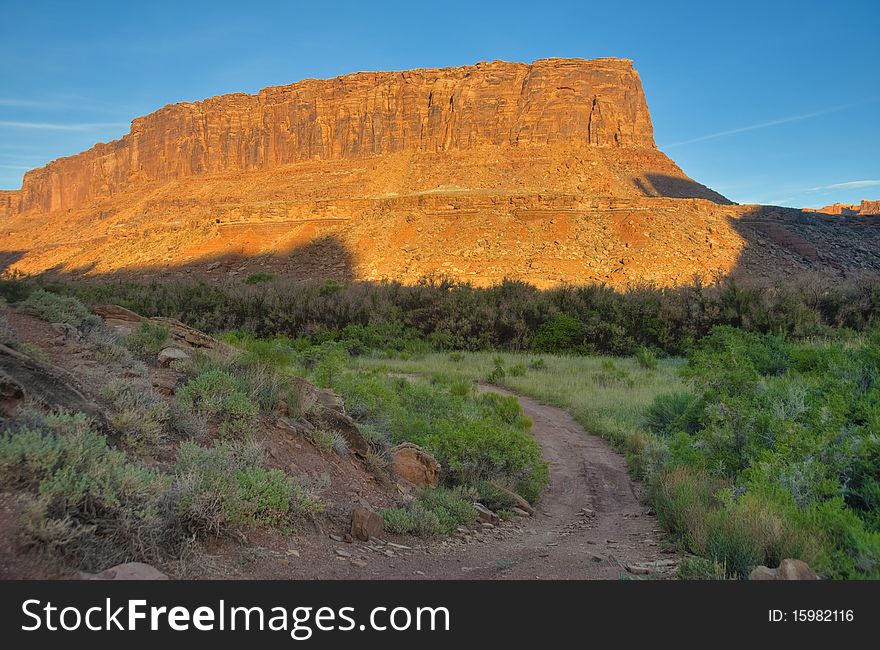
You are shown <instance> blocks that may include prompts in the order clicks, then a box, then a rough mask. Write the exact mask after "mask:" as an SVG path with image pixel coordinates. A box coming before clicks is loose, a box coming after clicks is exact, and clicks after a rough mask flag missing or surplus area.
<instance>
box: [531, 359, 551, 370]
mask: <svg viewBox="0 0 880 650" xmlns="http://www.w3.org/2000/svg"><path fill="white" fill-rule="evenodd" d="M529 368H530V369H531V370H546V369H547V362H546V361H544V358H543V357H537V358H535V359H532V360H531V362H530V363H529Z"/></svg>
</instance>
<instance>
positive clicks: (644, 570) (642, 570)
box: [626, 564, 651, 576]
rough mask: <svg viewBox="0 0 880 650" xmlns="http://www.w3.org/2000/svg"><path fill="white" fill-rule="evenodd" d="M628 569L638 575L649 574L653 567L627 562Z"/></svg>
mask: <svg viewBox="0 0 880 650" xmlns="http://www.w3.org/2000/svg"><path fill="white" fill-rule="evenodd" d="M626 570H627V571H629V572H630V573H632V574H633V575H637V576H639V575H641V576H643V575H648V574H649V573H651V569H649V568H648V567H646V566H641V565H638V564H627V565H626Z"/></svg>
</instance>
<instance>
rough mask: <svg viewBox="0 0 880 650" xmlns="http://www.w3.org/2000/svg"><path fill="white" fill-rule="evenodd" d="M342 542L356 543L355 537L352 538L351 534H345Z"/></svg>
mask: <svg viewBox="0 0 880 650" xmlns="http://www.w3.org/2000/svg"><path fill="white" fill-rule="evenodd" d="M342 541H343V542H345V543H346V544H351V543H352V542H354V537H352V536H351V534H350V533H345V535H343V536H342Z"/></svg>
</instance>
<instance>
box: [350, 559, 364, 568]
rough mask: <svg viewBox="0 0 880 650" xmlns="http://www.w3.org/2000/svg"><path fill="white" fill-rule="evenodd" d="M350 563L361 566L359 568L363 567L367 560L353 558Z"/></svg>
mask: <svg viewBox="0 0 880 650" xmlns="http://www.w3.org/2000/svg"><path fill="white" fill-rule="evenodd" d="M351 563H352V564H353V565H355V566H359V567H361V568H364V567H365V566H367V561H366V560H357V559H354V560H352V561H351Z"/></svg>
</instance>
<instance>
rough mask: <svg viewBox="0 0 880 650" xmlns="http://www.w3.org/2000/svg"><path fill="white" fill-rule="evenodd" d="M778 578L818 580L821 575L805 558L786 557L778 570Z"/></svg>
mask: <svg viewBox="0 0 880 650" xmlns="http://www.w3.org/2000/svg"><path fill="white" fill-rule="evenodd" d="M776 579H777V580H818V579H819V576H818V575H816V572H815V571H813V570H812V569H811V568H810V565H808V564H807V563H806V562H804V561H803V560H793V559H791V558H786V559H785V560H783V561H782V562H780V563H779V569H777V571H776Z"/></svg>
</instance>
